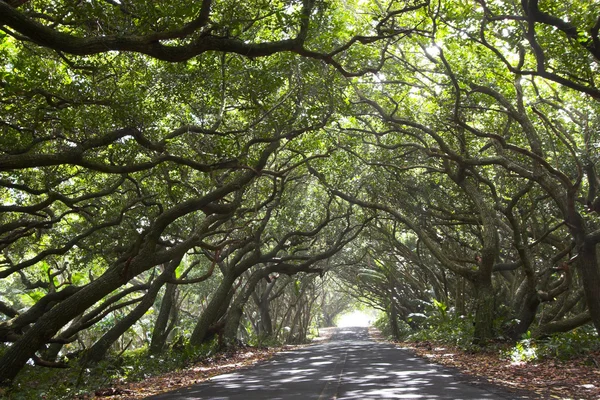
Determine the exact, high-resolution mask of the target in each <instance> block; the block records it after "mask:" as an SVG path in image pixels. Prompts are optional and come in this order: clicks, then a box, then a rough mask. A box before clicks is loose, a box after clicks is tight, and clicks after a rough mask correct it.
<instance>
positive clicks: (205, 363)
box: [82, 328, 336, 400]
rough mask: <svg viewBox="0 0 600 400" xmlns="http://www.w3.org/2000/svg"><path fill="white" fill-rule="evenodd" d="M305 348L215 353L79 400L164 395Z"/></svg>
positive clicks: (322, 333)
mask: <svg viewBox="0 0 600 400" xmlns="http://www.w3.org/2000/svg"><path fill="white" fill-rule="evenodd" d="M335 329H336V328H321V329H319V336H317V337H315V338H314V339H313V340H312V342H311V343H322V342H325V341H327V340H329V339H330V338H331V336H332V334H333V332H334V331H335ZM304 346H306V345H294V346H280V347H271V348H256V347H244V348H238V349H236V350H235V351H229V352H224V353H217V354H215V355H214V356H212V357H208V358H206V359H203V360H201V361H199V362H198V363H196V364H194V365H193V366H191V367H189V368H186V369H183V370H179V371H173V372H169V373H166V374H161V375H157V376H153V377H150V378H147V379H144V380H142V381H138V382H123V383H117V384H114V385H112V386H110V387H105V388H100V389H98V390H96V391H95V395H94V396H92V397H85V398H82V399H110V400H134V399H144V398H146V397H148V396H153V395H157V394H160V393H165V392H168V391H172V390H175V389H179V388H182V387H186V386H190V385H194V384H197V383H202V382H204V381H206V380H208V379H210V378H212V377H213V376H216V375H221V374H226V373H230V372H233V371H236V370H239V369H241V368H247V367H250V366H253V365H255V364H257V363H259V362H261V361H266V360H269V359H270V358H271V357H273V356H274V355H275V354H278V353H280V352H282V351H290V350H294V349H297V348H300V347H304Z"/></svg>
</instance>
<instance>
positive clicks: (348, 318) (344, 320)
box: [336, 309, 377, 328]
mask: <svg viewBox="0 0 600 400" xmlns="http://www.w3.org/2000/svg"><path fill="white" fill-rule="evenodd" d="M376 319H377V312H376V311H375V310H373V309H366V310H352V311H349V312H347V313H344V314H342V315H340V316H339V317H338V319H337V324H336V325H337V326H338V327H339V328H348V327H351V326H371V325H373V323H374V322H375V320H376Z"/></svg>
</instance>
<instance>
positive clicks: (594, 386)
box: [402, 342, 600, 400]
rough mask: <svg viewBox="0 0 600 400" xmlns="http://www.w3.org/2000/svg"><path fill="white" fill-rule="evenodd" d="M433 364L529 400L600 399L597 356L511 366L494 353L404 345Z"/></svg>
mask: <svg viewBox="0 0 600 400" xmlns="http://www.w3.org/2000/svg"><path fill="white" fill-rule="evenodd" d="M402 347H404V348H408V349H410V350H412V351H414V352H415V353H416V354H417V355H419V356H421V357H425V358H427V359H429V360H431V361H432V362H435V363H437V364H442V365H445V366H451V367H455V368H457V369H459V370H460V371H461V372H463V373H465V374H467V375H472V376H476V377H480V378H485V379H486V380H488V381H489V382H491V383H494V384H497V385H500V386H504V387H507V388H511V389H519V390H527V391H530V392H533V393H534V394H532V396H531V398H541V399H573V400H575V399H577V400H579V399H600V352H594V353H590V354H588V355H586V356H583V357H579V358H576V359H573V360H569V361H559V360H553V359H547V360H542V361H539V360H538V361H535V362H518V363H515V362H511V361H510V360H506V359H502V357H501V356H500V353H499V352H498V350H496V351H495V352H477V353H469V352H465V351H464V350H460V349H458V348H454V347H449V346H445V345H437V344H435V343H433V342H420V343H405V344H404V345H403V346H402Z"/></svg>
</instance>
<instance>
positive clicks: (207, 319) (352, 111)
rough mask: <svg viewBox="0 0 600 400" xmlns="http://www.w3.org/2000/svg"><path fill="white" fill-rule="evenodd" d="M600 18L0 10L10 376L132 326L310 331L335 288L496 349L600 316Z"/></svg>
mask: <svg viewBox="0 0 600 400" xmlns="http://www.w3.org/2000/svg"><path fill="white" fill-rule="evenodd" d="M599 31H600V15H598V10H597V7H594V5H593V4H591V3H590V2H587V1H573V2H569V4H564V2H559V1H555V0H547V1H543V2H539V1H537V0H522V1H520V2H518V1H492V0H473V1H464V2H452V1H445V0H439V1H437V2H432V1H413V0H405V1H397V0H388V1H370V0H348V1H335V0H331V1H322V0H301V1H300V0H298V1H297V0H290V1H259V0H257V1H249V2H244V3H243V4H241V3H240V2H232V1H229V0H224V1H210V0H203V1H201V2H195V3H193V4H190V3H189V2H182V1H171V2H152V1H144V0H82V1H76V2H72V1H53V2H46V1H42V0H30V1H27V0H25V1H23V0H9V1H6V0H4V1H0V88H1V92H0V132H1V133H0V135H1V140H0V196H1V197H2V203H1V204H0V249H1V251H2V254H1V256H0V338H1V340H0V343H3V344H2V345H0V382H2V383H3V384H9V383H10V382H11V381H12V380H13V379H14V378H15V377H16V376H17V374H18V373H19V371H20V370H22V369H23V368H24V366H25V365H26V364H27V363H28V361H30V360H31V361H32V362H33V363H35V364H37V365H42V366H63V363H64V358H65V356H66V354H67V353H69V352H76V353H78V354H79V353H81V357H80V361H81V362H82V363H84V364H85V363H93V362H98V361H99V360H101V359H102V358H104V357H105V356H106V355H107V354H108V353H109V352H110V349H111V348H114V346H115V343H117V342H118V340H119V339H120V338H123V337H124V336H127V335H129V336H131V337H134V338H135V334H134V333H135V332H138V336H139V338H138V339H136V346H140V347H141V346H145V345H149V346H150V348H151V349H152V351H155V352H160V351H163V350H164V349H165V347H166V344H167V342H169V343H174V342H175V341H176V340H179V339H180V340H182V341H184V342H185V343H186V344H189V345H190V346H199V345H200V344H202V343H203V342H206V341H207V340H210V339H211V338H212V337H213V336H214V334H215V333H218V334H219V336H220V337H221V336H222V337H223V338H225V339H226V340H228V341H230V342H231V341H235V339H236V337H237V336H239V332H240V327H243V326H244V323H247V325H248V326H251V327H252V328H253V329H254V331H255V332H256V333H257V334H258V335H260V336H261V337H268V336H273V335H280V334H281V335H283V334H284V333H285V334H287V339H288V340H289V341H293V340H302V339H303V338H305V337H306V335H307V329H308V327H309V326H310V325H311V324H312V323H314V322H315V321H314V320H313V318H314V315H315V313H317V311H319V312H322V313H323V318H324V320H326V321H328V322H329V323H330V322H331V321H332V318H333V317H334V316H335V315H336V314H337V313H339V312H341V311H342V310H343V309H344V306H343V304H342V305H341V306H340V304H339V303H336V301H335V300H336V299H335V296H333V297H332V296H331V293H329V292H328V293H325V292H326V289H327V288H329V289H327V290H330V289H331V288H335V290H336V291H338V292H343V293H344V296H354V297H358V298H360V299H361V300H362V301H364V302H368V303H370V304H372V305H374V306H376V307H378V308H380V309H381V310H383V311H385V312H386V313H387V314H388V316H389V318H390V321H392V325H393V331H394V332H395V333H394V334H395V335H398V332H399V330H400V327H399V326H398V324H399V323H405V324H409V323H410V324H415V323H416V322H415V321H416V319H415V316H416V315H419V314H420V313H422V312H423V309H424V305H425V304H438V305H440V309H443V310H444V313H445V312H446V311H445V310H446V308H445V307H450V308H451V309H452V312H454V313H455V314H456V315H463V316H470V317H472V319H473V325H474V332H472V339H473V340H474V341H475V342H477V343H481V344H485V343H486V342H487V341H489V340H490V339H492V338H496V337H499V336H501V337H505V338H512V339H517V338H519V337H520V336H521V335H522V334H524V333H526V332H528V331H533V332H534V334H536V335H548V334H551V333H554V332H562V331H568V330H570V329H573V328H575V327H578V326H581V325H584V324H588V323H591V324H592V325H593V326H594V327H595V329H596V330H597V331H600V291H598V288H599V287H600V266H599V262H598V256H597V245H598V243H599V242H600V219H599V217H598V213H600V200H599V199H600V193H599V189H600V180H599V178H598V170H597V164H598V162H599V161H600V153H599V148H600V146H599V138H598V132H599V127H600V117H599V111H600V109H599V103H598V101H599V100H600V89H598V83H599V82H598V79H599V77H600V74H599V72H600V71H599V69H600V65H599V63H600V38H599V37H598V34H599ZM344 298H345V299H347V298H349V297H344ZM317 300H318V301H317ZM432 302H435V303H432ZM441 305H443V307H442V306H441ZM250 310H254V312H250ZM444 315H445V314H444ZM244 321H246V322H244ZM144 324H146V325H148V326H152V329H150V328H148V327H145V328H143V329H141V328H139V327H141V326H144ZM136 327H137V328H136ZM284 327H285V328H288V329H287V331H286V330H284V329H283V328H284ZM136 329H138V331H136ZM150 330H151V331H152V333H151V334H146V333H143V334H139V332H141V331H143V332H147V331H150ZM242 330H243V329H242ZM132 332H134V333H132ZM175 332H179V334H178V336H177V338H179V339H176V338H175V336H176V335H175ZM286 332H287V333H286ZM133 340H134V339H132V341H133ZM130 343H131V342H130Z"/></svg>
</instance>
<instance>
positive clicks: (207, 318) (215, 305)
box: [190, 273, 236, 346]
mask: <svg viewBox="0 0 600 400" xmlns="http://www.w3.org/2000/svg"><path fill="white" fill-rule="evenodd" d="M235 279H236V277H235V276H234V274H232V273H229V274H227V275H225V276H224V277H223V280H222V281H221V284H220V285H219V287H218V288H217V290H216V291H215V293H214V295H213V297H212V299H211V300H210V302H209V303H208V306H207V307H206V309H205V310H204V312H203V313H202V315H200V318H199V319H198V322H197V323H196V326H195V327H194V331H193V332H192V336H191V337H190V345H191V346H200V345H201V344H202V343H203V342H204V339H205V338H206V334H207V332H208V329H209V328H210V326H211V325H213V324H214V323H215V322H217V321H218V320H219V318H220V317H221V315H222V314H221V312H220V311H222V310H223V308H225V311H226V310H227V308H228V307H229V303H230V302H231V297H232V296H233V293H232V287H233V284H234V282H235Z"/></svg>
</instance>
